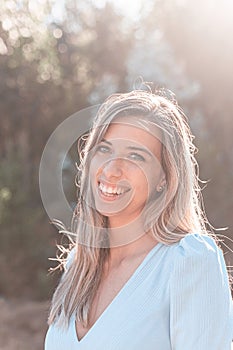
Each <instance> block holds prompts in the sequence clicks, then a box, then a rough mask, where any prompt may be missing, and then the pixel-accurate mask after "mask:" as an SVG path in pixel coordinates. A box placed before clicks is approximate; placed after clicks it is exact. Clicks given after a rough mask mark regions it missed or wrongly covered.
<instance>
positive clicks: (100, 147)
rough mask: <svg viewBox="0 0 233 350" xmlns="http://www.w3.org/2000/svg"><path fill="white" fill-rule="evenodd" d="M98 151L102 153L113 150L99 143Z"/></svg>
mask: <svg viewBox="0 0 233 350" xmlns="http://www.w3.org/2000/svg"><path fill="white" fill-rule="evenodd" d="M96 151H97V152H100V153H108V152H110V151H111V149H110V147H108V146H104V145H99V146H97V147H96Z"/></svg>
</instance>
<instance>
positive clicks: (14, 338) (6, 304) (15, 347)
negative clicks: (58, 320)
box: [0, 298, 49, 350]
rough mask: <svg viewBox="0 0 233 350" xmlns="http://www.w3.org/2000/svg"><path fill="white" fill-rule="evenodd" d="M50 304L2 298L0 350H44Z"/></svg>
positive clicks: (0, 301) (0, 303) (0, 302)
mask: <svg viewBox="0 0 233 350" xmlns="http://www.w3.org/2000/svg"><path fill="white" fill-rule="evenodd" d="M48 309H49V303H48V302H37V301H22V300H5V299H2V298H0V350H32V349H33V350H43V343H44V337H45V333H46V330H47V315H48Z"/></svg>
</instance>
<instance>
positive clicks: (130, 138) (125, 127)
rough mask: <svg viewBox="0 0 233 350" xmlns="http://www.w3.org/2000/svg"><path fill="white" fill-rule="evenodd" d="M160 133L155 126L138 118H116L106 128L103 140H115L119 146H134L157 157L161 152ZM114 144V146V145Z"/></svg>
mask: <svg viewBox="0 0 233 350" xmlns="http://www.w3.org/2000/svg"><path fill="white" fill-rule="evenodd" d="M161 138H162V132H161V130H160V129H159V127H157V126H156V125H155V124H153V125H152V123H151V122H150V123H148V122H147V121H145V120H143V119H142V118H140V117H134V116H132V117H127V119H126V118H124V117H123V118H121V117H120V118H117V119H116V120H114V121H113V122H112V123H111V124H110V125H109V127H108V129H107V131H106V133H105V135H104V139H105V140H108V141H111V140H115V143H116V141H117V143H118V144H119V145H121V146H123V145H127V144H132V145H133V144H136V145H138V146H141V147H144V148H147V149H148V150H150V151H151V152H152V153H154V154H156V155H158V153H160V150H161ZM115 143H114V144H115Z"/></svg>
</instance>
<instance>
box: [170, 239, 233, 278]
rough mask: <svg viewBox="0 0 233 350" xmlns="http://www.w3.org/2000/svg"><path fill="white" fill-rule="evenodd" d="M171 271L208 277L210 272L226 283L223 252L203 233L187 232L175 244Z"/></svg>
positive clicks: (193, 276)
mask: <svg viewBox="0 0 233 350" xmlns="http://www.w3.org/2000/svg"><path fill="white" fill-rule="evenodd" d="M173 272H174V274H177V273H178V274H179V275H183V276H185V275H188V276H190V278H191V277H192V278H195V277H196V276H198V275H199V276H200V277H201V278H204V276H205V277H206V278H207V277H208V278H209V276H210V274H211V275H212V276H213V277H214V278H215V279H220V280H222V281H223V280H224V281H225V282H224V283H228V274H227V268H226V264H225V260H224V257H223V252H222V250H221V249H220V248H219V247H218V245H217V243H216V241H215V239H214V238H213V237H211V236H208V235H204V234H195V233H194V234H187V235H186V236H185V237H184V238H182V239H181V240H180V242H179V243H177V244H176V245H175V247H174V255H173Z"/></svg>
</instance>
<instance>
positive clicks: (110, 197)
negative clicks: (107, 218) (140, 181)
mask: <svg viewBox="0 0 233 350" xmlns="http://www.w3.org/2000/svg"><path fill="white" fill-rule="evenodd" d="M125 193H127V192H124V193H122V194H117V195H113V196H112V195H110V196H108V195H105V194H104V193H103V192H102V191H101V190H100V189H99V188H98V194H99V196H100V197H101V198H102V199H103V200H105V201H106V202H114V201H116V200H118V199H120V198H122V197H123V196H124V195H125Z"/></svg>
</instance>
